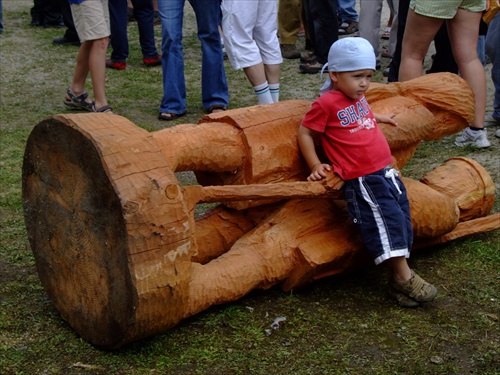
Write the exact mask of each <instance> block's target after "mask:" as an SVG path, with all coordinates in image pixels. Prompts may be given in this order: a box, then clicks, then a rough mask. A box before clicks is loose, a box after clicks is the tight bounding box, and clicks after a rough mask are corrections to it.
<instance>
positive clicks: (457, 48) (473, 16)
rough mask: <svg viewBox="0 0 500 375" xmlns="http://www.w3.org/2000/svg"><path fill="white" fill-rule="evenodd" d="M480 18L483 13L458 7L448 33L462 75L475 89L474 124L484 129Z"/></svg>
mask: <svg viewBox="0 0 500 375" xmlns="http://www.w3.org/2000/svg"><path fill="white" fill-rule="evenodd" d="M480 19H481V13H473V12H469V11H466V10H464V9H458V11H457V14H456V16H455V17H454V18H453V19H452V20H450V21H448V34H449V36H450V41H451V48H452V50H453V56H454V57H455V60H456V61H457V65H458V69H459V71H460V75H461V76H462V78H463V79H465V80H466V81H467V83H468V84H469V85H470V87H471V88H472V91H474V97H475V105H476V107H475V108H476V110H475V112H474V121H473V123H472V125H473V126H474V127H475V128H480V129H482V128H483V127H484V115H485V112H486V75H485V72H484V67H483V64H481V61H480V60H479V58H478V56H477V40H478V35H479V30H478V27H479V22H480Z"/></svg>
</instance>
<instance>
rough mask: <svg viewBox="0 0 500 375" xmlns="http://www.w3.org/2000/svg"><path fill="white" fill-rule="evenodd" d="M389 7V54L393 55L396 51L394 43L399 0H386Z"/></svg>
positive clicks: (396, 35) (396, 32) (395, 42)
mask: <svg viewBox="0 0 500 375" xmlns="http://www.w3.org/2000/svg"><path fill="white" fill-rule="evenodd" d="M387 4H389V8H390V10H391V17H392V20H391V26H390V27H391V32H390V34H389V50H388V52H389V54H390V55H391V56H393V55H394V52H395V51H396V44H397V41H398V27H399V26H398V25H399V1H398V0H387Z"/></svg>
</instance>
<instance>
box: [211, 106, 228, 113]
mask: <svg viewBox="0 0 500 375" xmlns="http://www.w3.org/2000/svg"><path fill="white" fill-rule="evenodd" d="M225 110H227V107H226V106H225V105H222V104H214V105H213V106H211V107H210V108H208V109H207V113H208V114H210V113H217V112H224V111H225Z"/></svg>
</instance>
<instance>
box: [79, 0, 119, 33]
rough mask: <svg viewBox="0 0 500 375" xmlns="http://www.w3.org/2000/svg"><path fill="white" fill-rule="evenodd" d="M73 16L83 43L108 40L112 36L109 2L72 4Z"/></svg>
mask: <svg viewBox="0 0 500 375" xmlns="http://www.w3.org/2000/svg"><path fill="white" fill-rule="evenodd" d="M71 14H72V15H73V21H74V23H75V29H76V32H77V33H78V38H80V42H81V43H83V42H85V41H87V40H96V39H102V38H106V37H108V36H109V35H110V34H111V32H110V26H109V8H108V0H85V1H83V2H81V3H79V4H71Z"/></svg>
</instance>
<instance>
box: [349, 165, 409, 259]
mask: <svg viewBox="0 0 500 375" xmlns="http://www.w3.org/2000/svg"><path fill="white" fill-rule="evenodd" d="M345 183H346V189H345V197H346V200H347V206H348V209H349V215H350V216H351V218H352V220H353V222H354V223H355V224H357V225H358V226H359V228H360V230H361V235H362V237H363V240H364V242H365V247H366V249H367V250H368V252H369V253H370V255H371V256H372V258H373V259H374V261H375V264H380V263H382V262H383V261H385V260H387V259H389V258H393V257H398V256H404V257H406V258H408V257H409V256H410V249H411V246H412V243H413V227H412V224H411V217H410V205H409V202H408V197H407V195H406V189H405V186H404V185H403V183H402V182H401V179H400V178H399V176H398V172H397V171H396V170H395V169H394V168H392V167H387V168H384V169H381V170H380V171H377V172H374V173H371V174H369V175H366V176H361V177H358V178H355V179H352V180H346V181H345Z"/></svg>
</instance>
